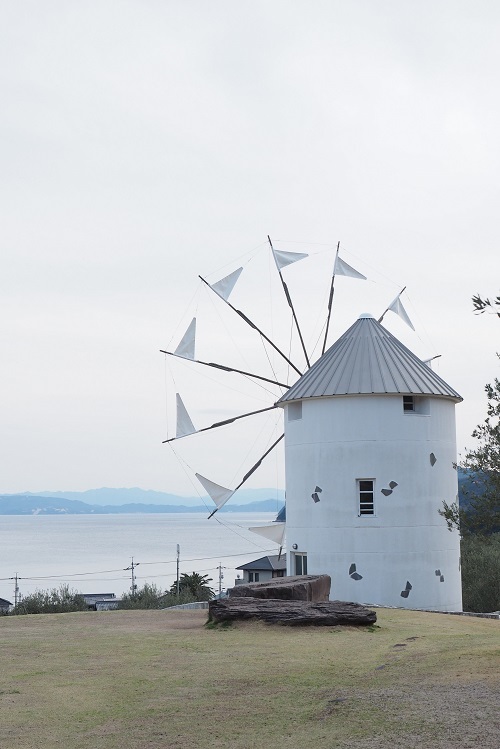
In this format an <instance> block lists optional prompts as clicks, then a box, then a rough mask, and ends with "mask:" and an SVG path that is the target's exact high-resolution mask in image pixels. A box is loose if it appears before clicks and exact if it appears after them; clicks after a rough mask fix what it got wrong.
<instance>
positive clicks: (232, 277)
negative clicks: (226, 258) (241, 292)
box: [210, 268, 243, 302]
mask: <svg viewBox="0 0 500 749" xmlns="http://www.w3.org/2000/svg"><path fill="white" fill-rule="evenodd" d="M242 270H243V268H237V269H236V270H233V272H232V273H230V274H229V275H228V276H224V278H221V280H220V281H217V283H212V284H210V287H211V288H212V289H213V290H214V291H215V293H216V294H218V295H219V296H221V297H222V298H223V299H224V300H225V301H226V302H227V300H228V299H229V294H230V293H231V292H232V290H233V289H234V285H235V283H236V281H237V280H238V278H239V277H240V273H241V271H242Z"/></svg>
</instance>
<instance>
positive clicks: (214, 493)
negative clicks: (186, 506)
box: [195, 473, 234, 510]
mask: <svg viewBox="0 0 500 749" xmlns="http://www.w3.org/2000/svg"><path fill="white" fill-rule="evenodd" d="M195 476H196V478H197V479H198V481H199V482H200V484H201V485H202V486H203V488H204V489H205V490H206V492H207V493H208V495H209V496H210V497H211V499H212V500H213V501H214V503H215V505H216V507H217V509H218V510H220V508H221V507H223V505H225V504H226V502H227V501H228V499H231V497H232V496H233V494H234V491H233V490H232V489H226V487H225V486H221V485H220V484H216V483H215V482H214V481H210V479H206V478H205V477H204V476H202V475H201V474H199V473H196V474H195Z"/></svg>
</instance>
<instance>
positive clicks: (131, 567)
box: [124, 557, 140, 596]
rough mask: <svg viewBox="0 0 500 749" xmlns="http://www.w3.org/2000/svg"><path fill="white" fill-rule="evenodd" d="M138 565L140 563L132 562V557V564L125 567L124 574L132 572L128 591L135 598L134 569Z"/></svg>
mask: <svg viewBox="0 0 500 749" xmlns="http://www.w3.org/2000/svg"><path fill="white" fill-rule="evenodd" d="M139 565H140V562H134V557H132V563H131V565H130V567H125V569H124V572H127V571H129V570H131V572H132V575H131V577H132V585H131V586H130V590H131V592H132V595H133V596H135V591H136V590H137V585H136V583H135V568H136V567H138V566H139Z"/></svg>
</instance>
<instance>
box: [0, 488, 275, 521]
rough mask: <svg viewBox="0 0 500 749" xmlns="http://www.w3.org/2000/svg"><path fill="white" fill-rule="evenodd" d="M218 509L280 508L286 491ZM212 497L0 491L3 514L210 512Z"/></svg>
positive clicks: (259, 492) (261, 492) (253, 493)
mask: <svg viewBox="0 0 500 749" xmlns="http://www.w3.org/2000/svg"><path fill="white" fill-rule="evenodd" d="M234 500H236V501H233V499H232V500H231V502H229V503H228V504H227V505H224V507H222V508H221V509H220V510H219V512H278V511H279V510H280V509H281V508H282V507H283V505H284V492H283V491H282V490H278V491H276V489H247V490H245V491H242V492H241V493H240V492H238V497H237V498H236V496H235V497H234ZM203 503H205V504H203ZM213 508H214V504H213V502H212V500H211V499H210V497H203V498H202V499H200V498H199V497H180V496H178V495H175V494H166V493H164V492H156V491H149V490H146V489H139V488H134V489H107V488H103V489H90V490H88V491H85V492H36V493H32V492H26V493H24V494H0V515H110V514H115V515H123V514H131V513H167V512H178V513H186V512H207V511H208V510H210V511H211V510H212V509H213Z"/></svg>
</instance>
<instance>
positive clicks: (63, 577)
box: [0, 549, 276, 581]
mask: <svg viewBox="0 0 500 749" xmlns="http://www.w3.org/2000/svg"><path fill="white" fill-rule="evenodd" d="M261 551H262V553H263V554H268V553H270V552H275V551H276V549H262V550H261ZM250 553H251V552H248V551H247V552H239V553H237V554H224V558H225V559H229V558H233V557H246V556H248V555H249V554H250ZM211 559H220V554H217V555H216V556H212V557H189V558H187V559H183V563H184V564H186V563H188V562H206V561H209V560H211ZM132 563H133V565H134V569H135V567H137V566H138V565H139V564H142V565H143V566H145V565H154V564H176V563H177V559H168V560H166V561H160V562H140V563H139V562H134V561H133V557H132ZM131 569H132V567H131V566H129V567H126V568H125V570H127V571H128V570H131ZM214 569H215V568H214ZM125 570H124V569H123V567H122V568H121V569H115V570H97V571H94V572H71V573H68V574H63V573H59V574H57V575H34V576H26V577H24V576H21V575H18V574H17V573H16V575H15V576H10V577H0V581H6V580H16V581H17V580H66V579H67V578H70V577H84V576H86V575H107V574H113V573H115V572H122V571H125ZM168 574H172V573H168ZM134 576H135V573H134ZM107 579H114V580H126V579H127V578H126V577H125V576H122V577H119V578H107Z"/></svg>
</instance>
